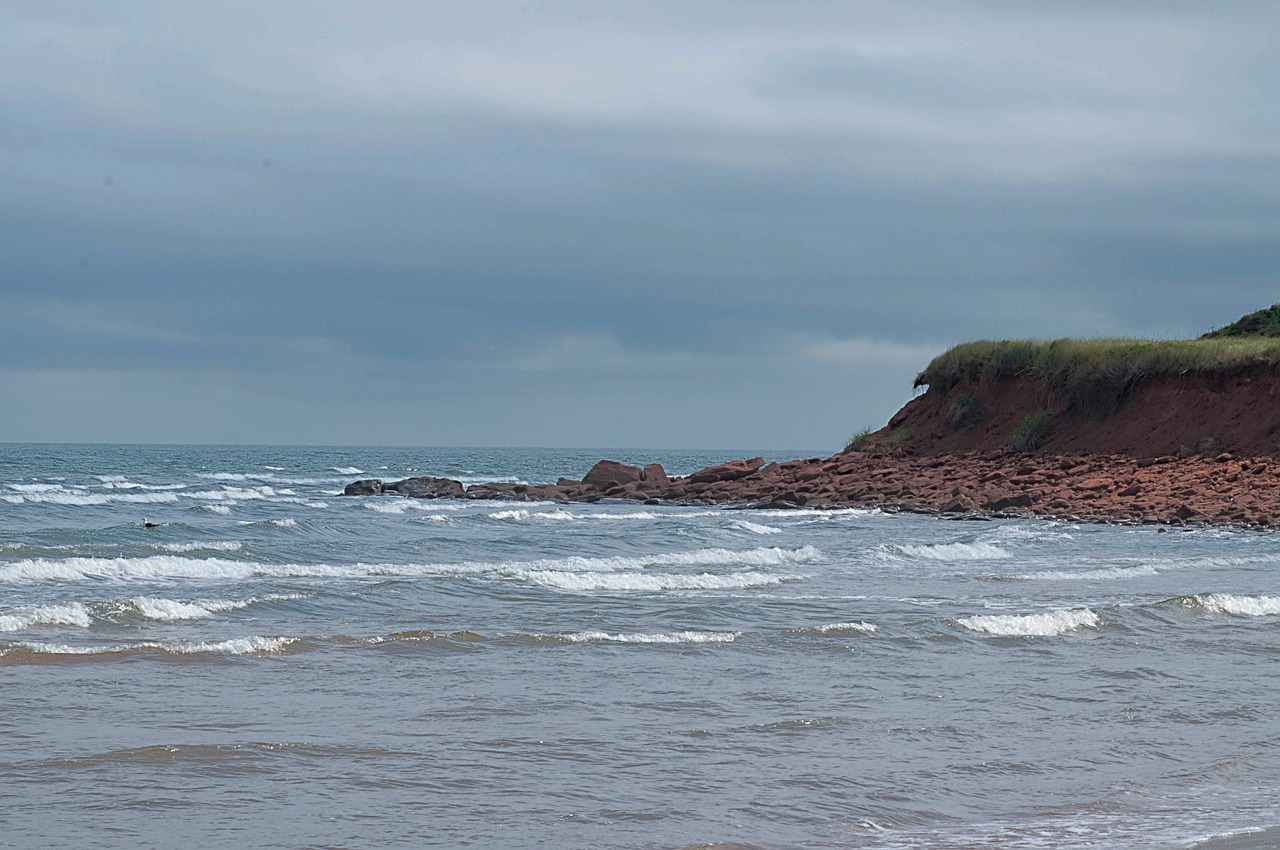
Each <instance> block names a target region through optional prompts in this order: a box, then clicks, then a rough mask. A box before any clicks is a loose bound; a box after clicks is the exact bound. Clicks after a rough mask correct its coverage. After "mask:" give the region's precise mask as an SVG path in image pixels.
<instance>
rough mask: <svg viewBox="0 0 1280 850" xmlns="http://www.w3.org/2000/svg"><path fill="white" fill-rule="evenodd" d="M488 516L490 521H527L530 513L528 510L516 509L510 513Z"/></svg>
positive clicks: (498, 512) (504, 512) (499, 512)
mask: <svg viewBox="0 0 1280 850" xmlns="http://www.w3.org/2000/svg"><path fill="white" fill-rule="evenodd" d="M488 516H489V519H511V520H525V519H528V518H529V511H528V510H527V509H526V508H516V509H514V510H510V511H497V512H496V513H491V514H489V515H488Z"/></svg>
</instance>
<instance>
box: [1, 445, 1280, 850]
mask: <svg viewBox="0 0 1280 850" xmlns="http://www.w3.org/2000/svg"><path fill="white" fill-rule="evenodd" d="M743 454H744V452H721V453H705V452H704V453H699V452H683V453H680V452H631V453H626V452H616V451H614V452H608V451H600V450H593V451H582V452H573V451H531V450H462V449H448V450H441V449H372V448H370V449H359V448H333V449H317V448H273V447H186V446H184V447H122V446H33V445H9V446H0V736H2V737H0V741H3V745H2V747H0V821H2V822H3V823H2V826H3V829H0V846H13V847H45V846H70V845H77V844H78V845H86V846H96V847H126V846H127V847H138V846H154V847H163V846H173V845H174V844H176V843H179V842H180V841H183V842H190V843H193V844H194V845H195V846H200V847H290V848H293V847H298V848H301V847H316V846H332V847H387V846H415V847H416V846H439V847H537V848H578V847H581V848H589V847H618V848H684V847H690V846H696V845H700V844H709V843H715V842H724V843H729V844H739V845H747V846H751V847H758V848H771V849H773V848H777V849H778V850H781V848H799V847H822V848H884V850H891V848H969V847H973V848H977V847H984V848H985V847H1002V848H1033V847H1034V848H1086V847H1088V848H1117V850H1119V848H1126V850H1127V848H1139V849H1141V848H1171V847H1175V848H1176V847H1191V846H1192V845H1194V844H1195V843H1196V842H1198V841H1202V840H1205V839H1208V838H1210V837H1212V836H1219V837H1218V838H1215V839H1213V840H1214V842H1217V843H1210V844H1209V845H1206V846H1255V844H1256V842H1255V844H1249V843H1247V842H1249V841H1254V839H1253V838H1251V837H1250V836H1257V835H1266V834H1267V833H1257V832H1249V830H1257V829H1262V828H1265V827H1269V826H1274V825H1275V824H1277V823H1280V812H1278V811H1277V801H1276V799H1275V794H1274V790H1273V789H1274V788H1275V787H1276V786H1277V781H1278V780H1280V720H1277V716H1278V712H1277V709H1278V707H1280V706H1278V705H1277V703H1278V702H1280V699H1278V698H1277V695H1276V694H1277V692H1276V688H1275V684H1274V683H1275V682H1276V681H1277V673H1278V672H1280V590H1278V589H1277V587H1276V579H1275V576H1276V570H1277V565H1280V539H1277V538H1275V537H1274V536H1272V535H1267V534H1256V533H1244V532H1236V531H1227V530H1195V531H1182V530H1178V531H1171V532H1169V533H1161V532H1160V531H1159V530H1157V529H1155V528H1116V527H1104V526H1072V525H1066V524H1061V523H1050V522H1042V521H1002V522H992V523H979V522H954V521H946V520H938V519H933V518H926V517H917V516H895V515H887V514H881V513H877V512H865V511H830V512H816V511H738V510H727V509H720V508H711V507H707V508H696V507H694V508H675V507H665V506H663V507H655V506H645V505H636V504H633V503H600V504H598V505H557V504H519V503H501V502H477V503H464V502H423V501H416V500H408V499H401V498H398V497H381V498H343V497H338V496H336V495H335V494H336V493H339V492H341V488H342V485H343V484H345V483H346V482H348V481H350V480H352V479H354V478H358V477H381V478H386V479H395V478H401V477H404V476H407V475H413V474H435V475H449V476H450V477H456V478H461V479H463V480H465V481H479V480H494V479H508V480H524V481H530V482H540V481H549V480H554V479H555V478H556V477H557V476H558V475H574V476H580V475H581V474H582V473H584V472H585V471H586V469H587V468H588V467H589V466H590V464H591V463H592V462H593V461H594V460H595V459H596V458H598V457H601V456H612V457H615V458H616V459H619V460H624V461H633V462H635V461H650V460H654V459H657V460H660V461H662V462H664V463H665V464H666V465H667V468H668V470H669V471H671V472H673V473H683V472H689V471H692V470H693V469H696V468H698V467H701V466H703V465H706V464H707V463H711V462H715V461H719V460H724V459H727V458H728V457H734V456H742V455H743ZM773 456H774V457H778V456H781V455H780V454H779V453H774V455H773ZM144 516H145V518H146V519H148V520H150V521H152V522H156V523H158V524H159V527H157V528H154V529H145V528H143V527H142V525H141V521H142V519H143V517H144ZM1224 835H1226V836H1231V835H1235V836H1236V837H1234V838H1232V837H1227V838H1222V837H1221V836H1224ZM1222 842H1236V843H1234V844H1233V843H1222ZM1240 842H1246V843H1240ZM1256 846H1262V845H1256Z"/></svg>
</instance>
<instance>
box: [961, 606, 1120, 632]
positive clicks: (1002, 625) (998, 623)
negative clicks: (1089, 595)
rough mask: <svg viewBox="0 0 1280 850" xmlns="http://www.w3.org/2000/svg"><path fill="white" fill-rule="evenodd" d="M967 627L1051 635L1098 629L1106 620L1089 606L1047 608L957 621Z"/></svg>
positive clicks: (982, 630) (986, 630)
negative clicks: (1048, 609) (1043, 610)
mask: <svg viewBox="0 0 1280 850" xmlns="http://www.w3.org/2000/svg"><path fill="white" fill-rule="evenodd" d="M956 622H958V623H959V624H960V625H962V626H964V627H965V628H966V629H970V630H971V631H975V632H986V633H987V634H991V635H1013V636H1020V637H1050V636H1053V635H1063V634H1066V633H1067V632H1072V631H1075V630H1076V629H1082V628H1095V627H1097V626H1099V625H1101V623H1102V621H1101V620H1100V619H1099V618H1098V615H1097V614H1095V613H1094V612H1093V611H1091V610H1090V609H1088V608H1076V609H1072V610H1068V611H1046V612H1044V613H1041V614H1007V615H980V616H975V617H965V618H964V619H961V620H957V621H956Z"/></svg>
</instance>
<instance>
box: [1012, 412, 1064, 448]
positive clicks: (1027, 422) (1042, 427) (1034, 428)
mask: <svg viewBox="0 0 1280 850" xmlns="http://www.w3.org/2000/svg"><path fill="white" fill-rule="evenodd" d="M1052 430H1053V412H1052V411H1049V410H1037V411H1036V412H1035V413H1028V414H1027V416H1026V418H1025V419H1023V420H1022V422H1020V423H1019V424H1018V427H1017V428H1014V429H1013V433H1012V434H1010V435H1009V442H1007V443H1005V444H1004V450H1005V451H1006V452H1009V453H1011V454H1012V453H1018V452H1034V451H1035V450H1036V449H1038V448H1040V447H1041V446H1043V445H1044V441H1045V440H1047V439H1049V432H1050V431H1052Z"/></svg>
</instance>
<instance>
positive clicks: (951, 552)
mask: <svg viewBox="0 0 1280 850" xmlns="http://www.w3.org/2000/svg"><path fill="white" fill-rule="evenodd" d="M885 549H886V550H887V551H888V552H890V553H892V554H896V555H906V556H907V557H909V558H926V559H928V560H931V561H991V560H999V559H1002V558H1011V557H1013V556H1012V555H1010V554H1009V553H1008V552H1007V551H1005V550H1004V549H1001V548H1000V547H999V546H993V545H992V544H990V543H983V542H981V541H973V542H967V543H966V542H960V543H927V544H924V545H921V546H910V545H896V544H893V543H890V544H888V545H886V546H885Z"/></svg>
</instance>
